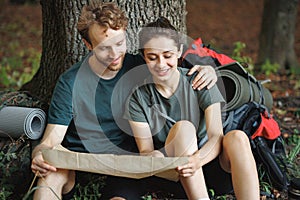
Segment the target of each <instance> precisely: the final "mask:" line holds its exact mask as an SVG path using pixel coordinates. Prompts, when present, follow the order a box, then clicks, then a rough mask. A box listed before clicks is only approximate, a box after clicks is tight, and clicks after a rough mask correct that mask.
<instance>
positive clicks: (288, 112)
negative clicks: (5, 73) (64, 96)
mask: <svg viewBox="0 0 300 200" xmlns="http://www.w3.org/2000/svg"><path fill="white" fill-rule="evenodd" d="M298 10H299V12H298V20H297V26H296V32H295V51H296V54H297V56H298V58H299V61H300V5H299V6H298ZM187 12H188V13H187V33H188V35H189V36H190V37H192V38H196V37H201V38H202V39H203V40H204V42H205V43H206V44H211V45H212V46H213V47H214V48H216V49H218V50H220V51H222V52H223V53H225V54H227V55H231V53H232V52H233V49H234V42H237V41H240V42H243V43H245V44H246V45H247V47H246V49H245V51H244V54H245V55H247V56H249V57H251V58H252V60H253V61H255V60H256V57H257V52H258V48H259V32H260V24H261V19H262V13H263V1H253V0H243V1H237V0H236V1H235V0H223V1H219V0H209V1H207V0H188V1H187ZM41 14H42V13H41V6H40V5H39V4H26V5H10V4H9V3H8V0H0V35H1V36H0V62H1V61H2V59H3V58H5V57H10V56H16V55H13V54H14V53H18V52H20V50H22V49H30V48H32V49H35V50H37V51H41V48H42V47H41V45H42V40H41V39H42V15H41ZM4 27H5V28H4ZM7 27H8V28H7ZM8 49H14V50H15V51H10V50H8ZM17 55H20V54H17ZM257 76H258V77H259V78H262V79H264V78H268V79H271V84H269V85H267V87H268V88H269V89H270V91H271V93H272V95H273V98H274V108H273V110H272V113H273V114H274V116H275V118H276V119H277V121H278V123H279V125H280V128H281V130H282V133H283V135H284V136H285V137H286V138H288V137H291V136H293V135H295V134H296V135H298V136H299V134H300V83H299V80H300V79H299V78H300V77H299V76H290V75H284V74H281V75H276V74H272V75H270V76H268V77H266V76H265V75H263V74H258V75H257ZM287 148H289V147H288V146H287ZM297 160H298V162H299V160H300V156H299V155H298V157H297ZM283 195H284V194H283Z"/></svg>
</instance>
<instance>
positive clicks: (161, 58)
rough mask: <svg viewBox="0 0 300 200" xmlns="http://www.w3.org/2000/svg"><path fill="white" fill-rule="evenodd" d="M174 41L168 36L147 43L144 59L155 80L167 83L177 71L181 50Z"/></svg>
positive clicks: (158, 37)
mask: <svg viewBox="0 0 300 200" xmlns="http://www.w3.org/2000/svg"><path fill="white" fill-rule="evenodd" d="M177 46H178V45H177V44H176V43H175V41H174V40H172V39H170V38H168V37H166V36H156V37H153V38H152V39H150V40H149V41H148V42H146V43H145V45H144V47H143V54H144V59H145V61H146V63H147V65H148V69H149V71H150V72H151V74H152V76H153V79H154V80H156V81H167V80H169V79H170V77H172V75H173V73H174V72H175V71H176V70H177V65H178V58H179V57H180V55H181V50H179V49H178V47H177Z"/></svg>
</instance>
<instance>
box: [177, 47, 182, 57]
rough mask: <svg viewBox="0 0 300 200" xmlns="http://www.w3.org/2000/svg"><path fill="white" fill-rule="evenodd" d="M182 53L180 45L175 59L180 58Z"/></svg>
mask: <svg viewBox="0 0 300 200" xmlns="http://www.w3.org/2000/svg"><path fill="white" fill-rule="evenodd" d="M182 52H183V44H181V45H180V47H179V49H178V55H177V57H178V58H180V57H181V55H182Z"/></svg>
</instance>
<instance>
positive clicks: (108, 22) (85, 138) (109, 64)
mask: <svg viewBox="0 0 300 200" xmlns="http://www.w3.org/2000/svg"><path fill="white" fill-rule="evenodd" d="M126 27H127V18H126V16H125V14H124V12H122V11H120V10H119V8H118V7H117V6H116V5H115V4H113V3H100V2H99V3H97V2H92V3H91V5H90V6H85V7H84V8H83V9H82V13H81V17H80V19H79V22H78V26H77V28H78V30H79V32H80V34H81V36H82V38H83V41H84V43H85V45H86V46H87V47H88V49H89V50H91V53H90V54H89V55H88V56H87V57H86V58H84V59H83V60H82V61H80V62H79V63H76V64H75V65H74V66H72V67H71V68H70V69H69V70H67V71H66V72H65V73H64V74H62V75H61V77H60V79H59V81H58V83H57V85H56V88H55V90H54V93H53V97H52V100H51V104H50V108H49V113H48V125H47V127H46V130H45V133H44V136H43V138H42V140H41V143H40V144H39V145H38V146H36V148H35V149H34V151H33V153H32V165H31V168H32V171H33V173H37V174H38V175H39V176H40V177H41V178H40V179H39V180H38V186H42V187H41V188H40V189H38V190H37V191H36V192H35V195H34V199H56V198H57V196H59V197H61V195H62V197H63V199H68V198H70V196H71V195H72V194H71V193H72V191H73V189H72V188H74V185H75V172H74V171H72V170H67V169H58V168H55V167H54V166H51V165H49V164H47V163H46V162H45V161H44V159H43V156H42V153H41V150H42V149H50V148H52V147H54V146H56V145H58V144H63V146H65V147H66V148H68V149H70V150H72V151H78V152H92V153H114V154H130V153H132V152H136V145H135V142H134V140H133V138H132V137H131V136H130V134H125V132H126V131H125V130H128V129H127V128H126V127H125V126H126V123H125V122H123V121H122V103H124V102H122V101H125V96H126V91H128V90H129V89H130V87H131V86H133V85H134V84H135V83H134V82H131V83H129V84H124V85H123V87H124V89H122V91H123V92H125V93H124V94H120V96H119V98H117V99H116V100H115V99H112V98H113V92H114V91H115V86H116V84H118V82H119V81H120V80H121V78H122V76H123V75H124V74H125V73H126V72H128V71H130V70H131V69H133V68H134V67H136V66H140V65H142V64H144V61H143V59H142V58H141V57H140V56H134V55H130V54H127V53H126V36H125V31H126ZM198 69H199V70H200V73H199V74H198V76H197V77H198V79H196V80H198V81H196V82H195V84H194V87H195V88H197V87H198V86H199V87H200V88H202V87H205V86H207V87H211V86H212V85H213V84H214V83H215V82H216V75H215V73H214V70H213V69H212V68H211V67H209V66H202V68H199V67H198ZM195 70H196V69H194V70H191V71H190V73H191V74H192V73H193V72H194V71H195ZM141 76H143V75H141ZM133 78H134V77H133ZM140 181H142V180H133V179H126V178H121V177H108V180H107V184H108V187H109V186H111V188H110V189H109V190H105V192H104V193H103V194H104V196H103V198H104V199H108V198H111V199H124V198H127V199H137V198H138V196H139V195H140V193H138V192H140V191H138V190H139V189H137V187H138V185H140V184H139V183H140ZM49 188H51V190H50V189H49ZM121 197H122V198H121Z"/></svg>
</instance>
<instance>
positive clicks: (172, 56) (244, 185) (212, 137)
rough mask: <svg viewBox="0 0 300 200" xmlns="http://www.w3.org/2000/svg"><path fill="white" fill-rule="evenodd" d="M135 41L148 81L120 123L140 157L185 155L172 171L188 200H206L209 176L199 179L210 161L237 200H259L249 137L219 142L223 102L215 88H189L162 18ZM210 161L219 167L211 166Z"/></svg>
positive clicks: (175, 40) (236, 134) (175, 38)
mask: <svg viewBox="0 0 300 200" xmlns="http://www.w3.org/2000/svg"><path fill="white" fill-rule="evenodd" d="M139 40H140V45H141V48H142V49H141V52H142V54H143V56H144V59H145V61H146V63H147V66H148V69H149V71H150V73H151V74H152V77H151V78H149V79H147V81H146V82H145V85H143V86H141V87H139V88H137V89H136V90H135V91H134V92H133V94H132V95H131V97H130V98H129V99H128V107H127V108H126V112H125V118H127V119H128V120H129V123H130V126H131V128H132V131H133V134H134V136H135V139H136V142H137V146H138V148H139V151H140V154H141V155H149V156H160V157H163V156H189V162H188V163H187V164H186V165H183V166H178V167H177V171H178V173H179V175H180V182H181V184H182V185H183V188H184V190H185V192H186V194H187V197H188V198H189V199H209V196H208V193H207V189H206V181H208V180H206V179H210V177H209V176H208V177H206V179H205V178H204V176H206V172H205V173H204V174H205V175H204V174H203V166H204V165H206V164H208V163H210V162H211V163H218V162H219V164H220V165H219V168H222V169H223V170H225V171H226V172H232V182H233V187H234V191H235V194H236V197H237V199H251V200H254V199H259V182H258V176H257V171H256V165H255V160H254V158H253V155H252V152H251V148H250V144H249V141H248V138H247V136H246V135H245V134H244V133H243V132H241V131H237V130H235V131H231V132H229V133H227V134H226V135H225V136H224V137H223V128H222V120H221V108H220V107H221V106H220V103H221V102H222V101H223V98H222V95H221V94H220V92H219V90H218V88H217V86H213V87H212V88H210V89H202V90H200V91H197V90H193V89H191V87H190V84H191V77H188V76H186V73H187V71H186V70H185V69H183V68H179V67H177V65H178V58H179V57H180V56H181V52H182V46H181V45H180V42H179V35H178V33H177V31H176V29H175V28H174V27H173V26H172V25H171V24H170V22H169V21H168V20H167V19H165V18H159V19H158V20H157V21H155V22H152V23H149V24H148V25H146V26H145V27H144V28H143V29H142V30H141V32H140V34H139ZM215 160H217V161H218V162H212V161H215ZM208 166H211V165H208ZM208 166H207V167H206V168H208ZM210 169H212V168H209V169H207V170H206V171H209V170H210ZM212 173H214V171H213V172H212ZM213 181H216V180H213ZM218 181H222V180H218ZM221 184H222V183H221Z"/></svg>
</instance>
